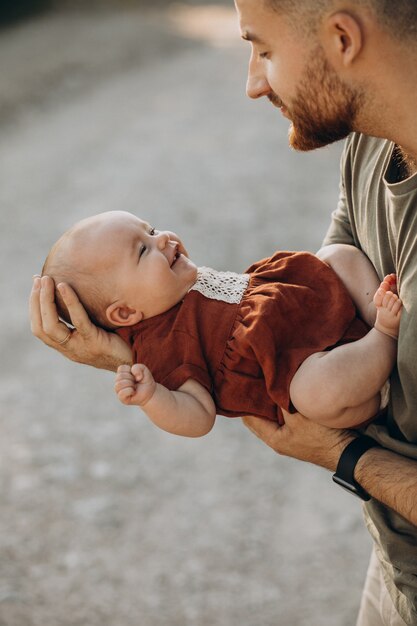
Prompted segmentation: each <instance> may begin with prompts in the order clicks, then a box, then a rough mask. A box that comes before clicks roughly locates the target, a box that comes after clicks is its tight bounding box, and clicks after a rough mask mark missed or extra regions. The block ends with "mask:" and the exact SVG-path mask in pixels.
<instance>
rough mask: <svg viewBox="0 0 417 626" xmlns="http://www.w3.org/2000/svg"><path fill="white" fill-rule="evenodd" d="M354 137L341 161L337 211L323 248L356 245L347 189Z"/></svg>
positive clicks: (347, 144) (345, 148)
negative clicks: (337, 244) (333, 245)
mask: <svg viewBox="0 0 417 626" xmlns="http://www.w3.org/2000/svg"><path fill="white" fill-rule="evenodd" d="M352 137H353V136H352V135H351V136H350V137H349V138H348V139H347V141H346V143H345V147H344V150H343V153H342V157H341V161H340V186H339V201H338V203H337V209H336V210H335V211H333V213H332V219H331V222H330V226H329V229H328V231H327V233H326V236H325V238H324V241H323V246H328V245H330V244H333V243H346V244H351V245H355V241H354V237H353V234H352V228H351V224H350V219H349V211H348V194H347V189H348V185H349V181H350V177H351V176H350V172H351V164H350V160H351V149H352Z"/></svg>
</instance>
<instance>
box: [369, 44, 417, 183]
mask: <svg viewBox="0 0 417 626" xmlns="http://www.w3.org/2000/svg"><path fill="white" fill-rule="evenodd" d="M382 49H383V50H385V53H384V55H383V56H382V57H381V55H380V54H379V52H380V51H381V50H382ZM377 53H378V54H375V57H374V58H373V59H372V61H373V68H374V71H373V76H374V77H375V78H374V79H373V80H372V82H371V87H370V91H369V93H368V95H369V98H367V100H366V104H365V107H364V110H363V111H362V113H363V116H362V119H359V118H358V129H357V130H359V132H363V133H364V134H368V135H372V136H374V137H381V138H385V139H389V140H390V141H393V142H394V143H395V144H396V145H397V146H401V148H400V150H401V157H402V160H403V162H404V164H405V165H406V167H407V170H408V172H409V175H410V174H411V173H414V172H415V171H416V168H417V115H416V113H417V44H416V43H415V42H413V45H411V43H410V45H409V46H405V45H404V44H403V45H401V44H399V43H398V42H397V41H394V40H393V39H392V38H390V37H387V36H385V37H384V38H383V39H382V42H381V46H380V47H379V48H378V50H377Z"/></svg>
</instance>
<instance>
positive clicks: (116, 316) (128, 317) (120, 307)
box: [106, 301, 143, 326]
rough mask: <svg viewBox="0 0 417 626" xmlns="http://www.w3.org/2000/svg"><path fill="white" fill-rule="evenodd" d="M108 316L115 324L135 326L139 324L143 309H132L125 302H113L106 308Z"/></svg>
mask: <svg viewBox="0 0 417 626" xmlns="http://www.w3.org/2000/svg"><path fill="white" fill-rule="evenodd" d="M106 317H107V319H108V321H109V322H110V323H111V324H112V325H114V326H133V324H137V323H138V322H140V320H141V319H142V317H143V314H142V312H141V311H138V310H137V309H132V308H131V307H129V306H127V305H126V304H125V303H124V302H120V301H119V302H113V304H109V306H108V307H107V309H106Z"/></svg>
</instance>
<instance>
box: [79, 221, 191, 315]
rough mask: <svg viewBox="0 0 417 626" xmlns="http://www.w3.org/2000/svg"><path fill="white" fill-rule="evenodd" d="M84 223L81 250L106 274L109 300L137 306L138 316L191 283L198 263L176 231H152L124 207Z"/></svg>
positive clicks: (156, 309) (176, 298)
mask: <svg viewBox="0 0 417 626" xmlns="http://www.w3.org/2000/svg"><path fill="white" fill-rule="evenodd" d="M85 222H86V223H87V226H88V240H89V241H88V242H84V245H83V250H84V253H85V254H88V256H89V257H90V258H94V259H96V262H97V264H98V266H100V265H101V266H102V268H105V269H106V271H107V272H108V274H107V275H111V278H112V280H111V281H110V282H112V284H113V286H112V290H114V293H112V299H113V301H116V300H122V301H124V302H125V303H126V305H127V306H128V307H131V308H135V309H138V310H140V311H141V313H142V317H143V319H145V318H148V317H154V316H155V315H158V314H159V313H163V312H165V311H167V310H168V309H170V308H172V307H173V306H174V305H175V304H177V303H178V302H180V300H181V299H182V298H183V297H184V296H185V294H186V293H187V291H188V290H189V289H190V287H192V285H193V284H194V283H195V281H196V278H197V268H196V266H195V265H194V263H192V261H190V259H189V258H188V254H187V251H186V250H185V248H184V246H183V244H182V242H181V240H180V239H179V237H178V236H177V235H175V233H171V232H169V231H159V230H155V228H153V227H152V226H151V225H150V224H148V223H147V222H144V221H143V220H141V219H139V218H138V217H136V216H134V215H132V214H131V213H126V212H123V211H110V212H108V213H101V214H100V215H97V216H94V217H93V218H89V219H88V220H85ZM86 247H88V250H87V249H86ZM98 269H99V268H98Z"/></svg>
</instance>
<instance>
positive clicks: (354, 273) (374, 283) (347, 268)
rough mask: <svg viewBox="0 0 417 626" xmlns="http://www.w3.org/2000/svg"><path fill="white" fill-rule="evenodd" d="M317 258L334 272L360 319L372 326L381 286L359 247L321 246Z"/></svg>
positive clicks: (391, 286)
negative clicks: (377, 292) (376, 297)
mask: <svg viewBox="0 0 417 626" xmlns="http://www.w3.org/2000/svg"><path fill="white" fill-rule="evenodd" d="M316 256H317V257H318V258H319V259H321V260H322V261H324V262H325V263H327V264H328V265H330V267H331V268H332V269H333V271H334V272H336V274H337V275H338V276H339V278H340V280H341V281H342V283H343V284H344V285H345V287H346V289H347V291H348V292H349V295H350V297H351V298H352V300H353V302H354V303H355V306H356V308H357V309H358V311H359V314H360V316H361V317H362V319H363V320H364V321H365V322H366V323H367V324H368V325H369V326H373V325H374V324H375V318H376V307H375V305H374V303H373V297H374V294H375V292H376V290H377V289H378V287H379V285H380V280H379V278H378V275H377V273H376V272H375V269H374V267H373V265H372V263H371V262H370V261H369V259H368V257H367V256H366V255H365V254H364V253H363V252H361V250H359V248H356V247H355V246H350V245H347V244H343V243H336V244H331V245H329V246H324V247H323V248H321V249H320V250H319V251H318V252H317V254H316ZM390 289H391V291H393V292H394V293H396V285H395V280H394V279H392V284H391V285H390Z"/></svg>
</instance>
